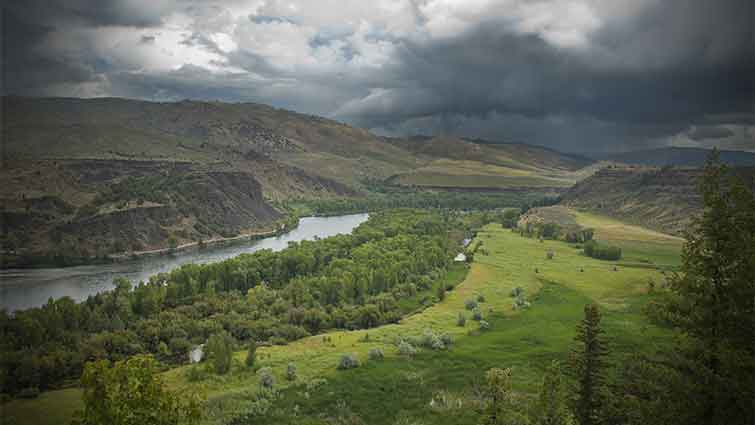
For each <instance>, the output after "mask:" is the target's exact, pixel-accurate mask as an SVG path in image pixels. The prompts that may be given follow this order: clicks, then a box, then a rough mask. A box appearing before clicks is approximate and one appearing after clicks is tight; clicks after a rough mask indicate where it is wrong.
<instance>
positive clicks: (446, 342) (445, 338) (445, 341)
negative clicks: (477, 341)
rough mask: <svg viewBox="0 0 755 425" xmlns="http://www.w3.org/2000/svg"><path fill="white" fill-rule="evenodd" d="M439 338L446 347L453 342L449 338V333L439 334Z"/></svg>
mask: <svg viewBox="0 0 755 425" xmlns="http://www.w3.org/2000/svg"><path fill="white" fill-rule="evenodd" d="M440 340H441V341H442V342H443V345H445V346H446V348H448V347H450V346H451V344H453V339H452V338H451V335H450V334H443V335H441V336H440Z"/></svg>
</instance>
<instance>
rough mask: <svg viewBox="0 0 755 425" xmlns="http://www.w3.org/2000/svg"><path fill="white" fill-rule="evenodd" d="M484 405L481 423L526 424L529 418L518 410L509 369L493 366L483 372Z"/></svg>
mask: <svg viewBox="0 0 755 425" xmlns="http://www.w3.org/2000/svg"><path fill="white" fill-rule="evenodd" d="M483 396H484V398H485V405H484V408H483V413H482V417H481V420H480V424H481V425H526V424H529V420H528V418H527V416H526V415H525V414H522V413H521V412H519V411H518V410H519V407H518V403H517V400H516V398H515V396H514V391H513V389H512V380H511V369H499V368H493V369H490V370H488V371H487V372H485V384H484V387H483Z"/></svg>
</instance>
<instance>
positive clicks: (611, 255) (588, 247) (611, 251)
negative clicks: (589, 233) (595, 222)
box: [583, 240, 621, 261]
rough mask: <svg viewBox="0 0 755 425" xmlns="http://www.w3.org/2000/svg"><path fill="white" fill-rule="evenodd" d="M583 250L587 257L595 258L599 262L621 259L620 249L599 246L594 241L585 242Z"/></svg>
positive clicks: (603, 245)
mask: <svg viewBox="0 0 755 425" xmlns="http://www.w3.org/2000/svg"><path fill="white" fill-rule="evenodd" d="M583 250H584V253H585V255H587V256H588V257H592V258H597V259H599V260H609V261H616V260H620V259H621V248H619V247H617V246H610V245H605V244H600V243H598V242H597V241H594V240H591V241H588V242H586V243H585V244H584V247H583Z"/></svg>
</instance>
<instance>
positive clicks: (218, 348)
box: [207, 331, 233, 375]
mask: <svg viewBox="0 0 755 425" xmlns="http://www.w3.org/2000/svg"><path fill="white" fill-rule="evenodd" d="M207 358H208V359H210V362H211V364H212V369H213V370H214V371H215V373H217V374H219V375H224V374H226V373H227V372H228V371H229V370H231V360H232V359H233V340H232V338H231V336H230V335H229V334H228V332H226V331H221V332H220V333H217V334H215V335H212V336H211V337H210V338H209V339H208V340H207Z"/></svg>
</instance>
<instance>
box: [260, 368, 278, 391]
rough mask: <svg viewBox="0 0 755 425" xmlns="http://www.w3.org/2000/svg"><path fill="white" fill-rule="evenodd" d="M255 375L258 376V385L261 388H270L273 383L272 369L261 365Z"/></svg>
mask: <svg viewBox="0 0 755 425" xmlns="http://www.w3.org/2000/svg"><path fill="white" fill-rule="evenodd" d="M257 376H259V377H260V387H262V388H263V389H271V388H273V385H275V377H274V376H273V370H272V369H270V368H269V367H263V368H262V369H260V370H259V371H257Z"/></svg>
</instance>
